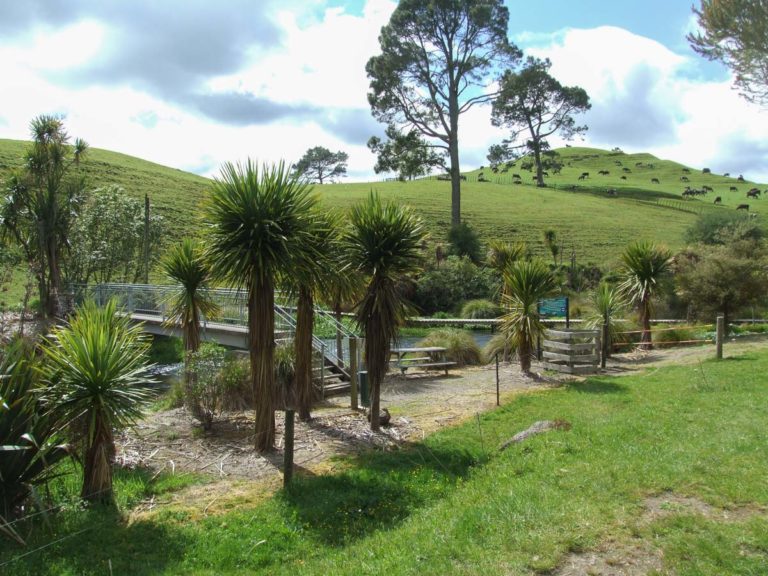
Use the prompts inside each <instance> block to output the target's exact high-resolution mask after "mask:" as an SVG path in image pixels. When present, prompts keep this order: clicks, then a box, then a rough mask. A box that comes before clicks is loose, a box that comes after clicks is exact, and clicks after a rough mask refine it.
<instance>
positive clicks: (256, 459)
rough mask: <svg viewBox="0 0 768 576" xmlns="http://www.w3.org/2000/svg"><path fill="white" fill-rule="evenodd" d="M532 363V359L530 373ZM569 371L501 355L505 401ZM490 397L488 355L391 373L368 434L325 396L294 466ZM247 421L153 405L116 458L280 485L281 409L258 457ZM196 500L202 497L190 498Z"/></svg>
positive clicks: (627, 368)
mask: <svg viewBox="0 0 768 576" xmlns="http://www.w3.org/2000/svg"><path fill="white" fill-rule="evenodd" d="M725 350H726V352H725V353H726V357H727V356H728V355H737V354H742V353H744V352H750V351H761V352H765V351H768V340H767V339H765V338H759V339H752V340H746V339H745V340H740V341H738V342H734V343H728V344H727V346H726V349H725ZM713 355H714V350H713V347H712V346H707V347H696V348H676V349H671V350H654V351H651V352H633V353H629V354H623V355H617V356H616V357H614V358H612V359H611V360H610V362H609V365H608V367H607V370H606V371H605V373H606V374H608V375H623V374H632V373H637V372H638V371H640V370H646V369H653V368H655V367H660V366H666V365H673V364H695V363H698V362H700V361H701V360H703V359H705V358H711V357H712V356H713ZM538 369H539V367H538V366H536V365H534V372H537V371H538ZM567 379H568V378H566V377H564V376H563V375H553V374H550V373H547V374H543V375H540V376H538V377H536V378H529V377H526V376H523V375H522V374H521V373H520V370H519V368H518V366H517V365H516V364H501V365H500V367H499V392H500V396H501V402H502V403H505V402H506V401H508V400H509V398H510V397H511V396H513V395H515V394H520V393H525V392H529V391H534V390H543V389H547V388H551V387H555V386H558V385H560V384H561V383H562V382H563V381H565V380H567ZM495 405H496V371H495V366H494V365H493V364H491V365H489V366H483V367H478V368H467V369H463V370H452V371H451V374H449V375H448V376H445V375H443V374H442V373H440V374H435V373H429V374H426V373H417V372H414V373H409V374H408V375H407V376H401V375H399V374H397V375H390V376H388V377H387V379H386V381H385V383H384V385H383V387H382V406H383V407H387V408H388V409H389V410H390V412H391V414H392V417H393V418H392V425H391V426H389V427H386V428H383V429H382V431H381V432H379V433H372V432H371V431H370V430H369V428H368V426H369V424H368V422H367V419H366V417H365V414H364V413H362V412H360V411H354V410H351V409H350V408H349V398H348V397H346V396H340V397H335V398H331V399H329V400H328V401H326V402H325V403H323V404H322V405H321V406H318V407H317V408H316V409H315V410H314V412H313V415H314V418H313V419H312V421H310V422H308V423H301V422H298V423H297V425H296V436H295V462H296V466H297V473H299V474H302V473H303V474H319V473H324V472H328V471H329V470H332V469H333V468H334V467H337V466H341V465H342V464H341V463H340V462H339V461H338V460H337V459H334V456H338V455H344V454H350V453H354V452H356V451H359V450H364V449H370V448H371V447H377V448H380V449H384V450H387V449H393V448H395V447H397V446H399V445H402V444H404V443H406V442H408V441H410V440H420V439H422V438H423V437H424V436H425V435H427V434H429V433H431V432H434V431H435V430H437V429H439V428H441V427H444V426H449V425H454V424H457V423H458V422H461V421H462V420H465V419H467V418H471V417H473V416H474V415H475V414H477V413H479V412H484V411H487V410H490V409H492V408H493V407H494V406H495ZM252 422H253V414H252V413H250V412H238V413H229V414H226V415H224V416H222V418H221V419H220V421H218V422H216V423H215V424H214V429H213V431H212V433H208V434H206V433H203V432H202V430H201V429H200V428H199V427H198V426H197V425H196V424H195V422H194V421H193V420H192V419H191V418H189V417H188V416H187V415H186V414H185V412H184V411H183V410H182V409H176V410H169V411H163V412H155V413H151V414H148V415H147V417H146V418H145V419H144V420H142V421H141V423H140V424H139V425H138V426H137V427H136V428H135V429H133V430H130V431H128V432H126V433H124V434H123V435H122V436H121V437H120V439H119V441H118V461H119V462H121V463H123V464H125V465H127V466H135V465H141V466H148V467H150V468H152V469H155V470H158V471H160V470H166V471H169V472H171V473H174V474H185V473H197V474H207V475H210V476H212V477H213V478H215V482H214V483H213V484H212V485H208V486H209V487H208V488H196V489H195V490H196V491H199V490H202V491H204V492H205V491H210V492H211V493H214V492H216V491H221V490H222V489H223V488H225V487H226V490H229V491H232V493H233V494H234V493H241V492H242V491H243V490H240V489H239V488H238V487H242V486H243V485H250V486H251V487H253V488H255V486H254V485H255V484H258V485H260V486H261V487H262V488H264V487H266V486H277V485H279V479H280V477H281V474H280V469H281V465H282V447H283V422H282V413H281V412H278V413H277V422H276V425H277V441H276V447H277V450H276V452H275V453H274V454H270V455H266V456H263V455H258V454H256V453H255V452H254V450H253V448H252V442H253V436H252ZM249 490H250V491H251V492H253V490H252V489H249ZM181 497H182V498H184V496H183V495H182V496H181ZM194 500H195V501H198V500H200V499H199V498H198V497H194ZM202 500H205V498H203V499H202ZM202 500H200V501H202Z"/></svg>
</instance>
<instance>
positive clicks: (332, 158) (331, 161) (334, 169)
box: [293, 146, 349, 184]
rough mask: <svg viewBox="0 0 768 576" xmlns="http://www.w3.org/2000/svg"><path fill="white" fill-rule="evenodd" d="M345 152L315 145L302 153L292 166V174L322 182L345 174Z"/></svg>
mask: <svg viewBox="0 0 768 576" xmlns="http://www.w3.org/2000/svg"><path fill="white" fill-rule="evenodd" d="M348 160H349V154H347V153H346V152H341V151H339V152H331V151H330V150H328V148H323V147H322V146H315V147H314V148H310V149H309V150H307V151H306V152H305V153H304V156H302V157H301V159H300V160H299V161H298V162H296V164H294V166H293V176H294V177H295V178H302V179H304V180H306V181H307V182H317V183H318V184H324V183H326V182H333V181H335V180H336V179H337V178H341V177H343V176H346V175H347V161H348Z"/></svg>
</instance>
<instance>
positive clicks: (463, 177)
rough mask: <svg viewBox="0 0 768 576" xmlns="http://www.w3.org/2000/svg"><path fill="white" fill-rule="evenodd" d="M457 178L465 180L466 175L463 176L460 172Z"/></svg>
mask: <svg viewBox="0 0 768 576" xmlns="http://www.w3.org/2000/svg"><path fill="white" fill-rule="evenodd" d="M459 178H461V179H462V180H466V179H467V177H466V176H464V174H461V175H460V176H459Z"/></svg>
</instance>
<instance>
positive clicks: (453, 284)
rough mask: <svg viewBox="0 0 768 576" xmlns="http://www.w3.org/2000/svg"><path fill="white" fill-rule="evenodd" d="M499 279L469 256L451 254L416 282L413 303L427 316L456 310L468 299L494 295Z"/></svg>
mask: <svg viewBox="0 0 768 576" xmlns="http://www.w3.org/2000/svg"><path fill="white" fill-rule="evenodd" d="M498 286H499V278H498V275H497V274H495V273H494V271H493V270H491V269H489V268H480V267H478V266H476V265H475V264H473V263H472V262H471V261H470V260H469V259H467V258H459V257H458V256H449V257H448V258H446V260H445V261H444V262H443V264H442V265H441V266H440V267H439V268H434V269H432V270H429V271H428V272H426V273H425V274H424V275H422V276H421V277H420V278H419V279H418V280H417V281H416V292H415V294H414V298H413V303H414V304H415V305H416V306H417V307H418V308H419V310H421V311H422V313H424V314H427V315H432V314H434V313H435V312H438V311H453V310H456V309H457V308H458V307H459V306H460V304H461V303H462V302H464V301H466V300H472V299H476V298H492V297H493V295H494V294H495V293H497V292H498Z"/></svg>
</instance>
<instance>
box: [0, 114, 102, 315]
mask: <svg viewBox="0 0 768 576" xmlns="http://www.w3.org/2000/svg"><path fill="white" fill-rule="evenodd" d="M30 131H31V133H32V139H33V141H32V145H31V146H30V147H29V148H28V149H27V151H26V152H25V155H24V168H25V169H24V172H19V173H17V174H14V175H13V176H12V177H11V178H10V180H9V182H8V186H7V190H8V192H9V194H8V195H7V196H6V197H5V198H4V200H3V203H2V204H0V224H2V227H3V232H4V234H8V235H10V237H12V238H13V240H14V242H16V243H17V245H18V246H20V247H21V249H22V251H23V253H24V257H25V259H26V260H27V263H28V264H29V266H30V268H31V269H32V270H34V272H35V274H36V276H37V282H38V289H39V295H40V301H41V302H42V304H43V310H44V312H45V314H46V315H47V316H50V317H55V316H58V315H59V314H60V312H61V301H60V296H61V294H60V293H61V289H62V285H61V282H62V260H63V254H64V253H65V251H66V250H67V247H68V242H69V239H70V232H71V229H72V223H73V220H74V218H75V216H76V214H77V212H78V210H79V205H80V203H81V202H82V197H83V191H84V188H85V181H84V179H83V178H82V176H76V175H75V172H76V171H77V167H78V166H79V164H80V160H82V159H83V158H84V157H85V154H86V151H87V149H88V145H87V144H86V143H85V142H84V141H83V140H80V139H79V138H78V139H77V140H75V144H74V146H70V145H69V134H67V132H66V130H65V129H64V123H63V121H62V120H61V119H60V118H57V117H55V116H46V115H41V116H38V117H36V118H34V119H33V120H32V122H31V123H30Z"/></svg>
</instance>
